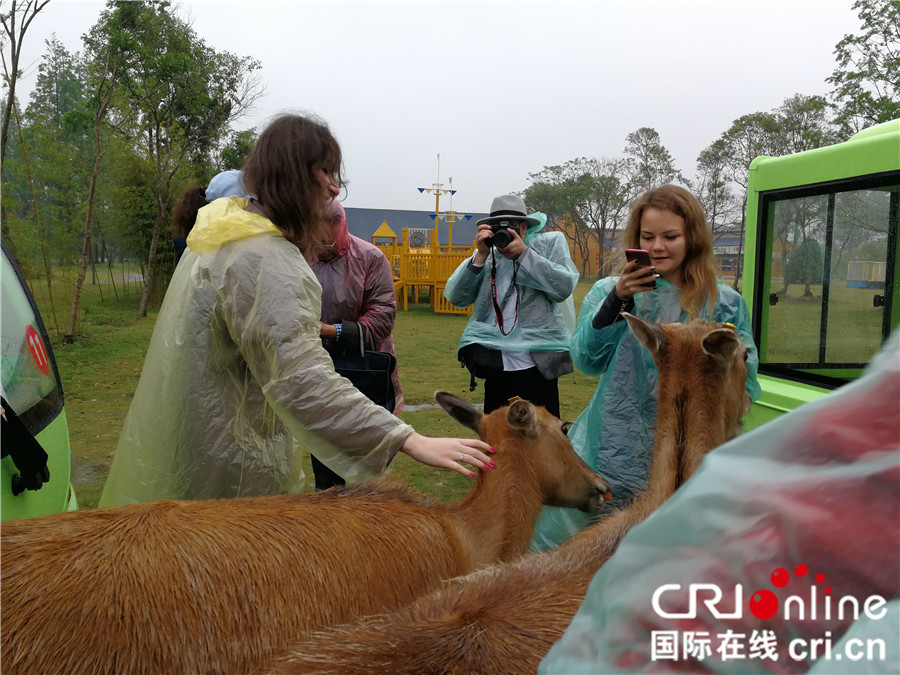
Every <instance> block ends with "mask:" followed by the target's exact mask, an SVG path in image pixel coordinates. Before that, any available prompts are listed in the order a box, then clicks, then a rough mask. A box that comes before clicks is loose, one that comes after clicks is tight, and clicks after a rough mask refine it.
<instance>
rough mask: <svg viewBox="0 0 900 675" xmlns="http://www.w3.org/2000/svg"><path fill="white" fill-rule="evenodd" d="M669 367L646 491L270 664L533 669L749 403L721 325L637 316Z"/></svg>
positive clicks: (406, 673)
mask: <svg viewBox="0 0 900 675" xmlns="http://www.w3.org/2000/svg"><path fill="white" fill-rule="evenodd" d="M628 321H629V324H630V325H631V328H632V330H633V331H634V332H635V334H636V335H637V336H638V338H639V339H640V340H641V341H642V342H643V344H644V345H645V346H646V347H647V348H648V349H649V350H650V351H651V353H653V355H654V358H655V359H656V362H657V365H658V367H659V373H660V377H659V417H658V420H657V432H658V433H657V437H656V442H655V444H654V458H653V466H652V469H651V476H650V485H649V488H648V490H647V491H646V492H645V493H644V494H643V495H641V496H640V497H638V498H637V499H636V500H635V502H634V503H633V504H632V505H631V506H630V507H628V508H627V509H624V510H622V511H619V512H617V513H614V514H612V515H611V516H609V517H608V518H606V519H604V520H603V521H601V522H599V523H598V524H596V525H594V526H592V527H590V528H588V529H586V530H584V531H582V532H580V533H579V534H578V535H576V536H575V537H573V538H572V539H571V540H569V541H568V542H566V543H565V544H564V545H563V546H561V547H560V548H558V549H556V550H555V551H552V552H548V553H543V554H540V555H530V556H525V557H523V558H520V559H518V560H516V561H514V562H511V563H508V564H504V565H494V566H492V567H489V568H486V569H482V570H479V571H477V572H474V573H472V574H469V575H468V576H466V577H462V578H459V579H454V580H452V581H450V582H448V583H447V584H446V585H445V587H444V588H442V589H441V590H439V591H436V592H435V593H432V594H431V595H429V596H426V597H423V598H420V599H419V600H417V601H416V602H414V603H412V604H411V605H409V606H407V607H405V608H403V609H401V610H400V611H398V612H395V613H392V614H385V615H381V616H377V617H372V618H369V619H364V620H362V621H361V622H358V623H356V624H353V625H348V626H338V627H335V628H332V629H330V630H328V631H325V632H322V633H318V634H316V635H315V636H314V638H313V639H310V640H307V641H305V642H301V643H299V644H296V645H294V647H293V648H292V649H291V650H290V652H289V653H288V654H287V655H285V656H284V657H282V658H280V659H278V660H276V661H273V662H271V663H270V664H268V665H267V668H265V669H264V672H266V673H269V674H270V675H273V674H278V675H288V674H295V673H308V674H312V673H316V674H320V675H324V674H326V673H331V674H335V675H336V674H338V673H340V674H341V675H361V674H362V673H391V674H392V675H428V674H438V673H440V674H446V675H449V674H453V673H459V674H466V675H469V674H478V673H482V674H484V675H503V674H505V673H510V674H512V673H529V672H530V673H533V672H536V670H537V667H538V664H539V663H540V661H541V659H542V658H543V657H544V655H545V654H546V653H547V652H548V651H549V649H550V647H551V645H552V644H553V643H554V642H555V641H556V640H558V639H559V638H560V637H561V636H562V634H563V631H564V630H565V629H566V627H567V626H568V624H569V623H570V621H571V620H572V617H573V616H574V615H575V612H576V611H577V609H578V607H579V606H580V604H581V602H582V600H583V598H584V595H585V593H586V592H587V588H588V585H589V583H590V581H591V579H592V578H593V577H594V575H595V574H596V572H597V570H598V569H599V568H600V566H601V565H602V564H603V563H604V562H606V560H608V559H609V557H610V556H611V555H612V554H613V552H614V551H615V549H616V547H617V546H618V544H619V542H620V541H621V539H622V537H623V536H624V535H625V534H626V533H627V532H628V530H629V529H630V528H631V527H633V526H634V525H636V524H638V523H640V522H641V521H643V520H644V519H645V518H646V517H647V516H649V515H650V514H651V513H652V512H653V511H654V510H655V509H656V508H657V507H658V506H659V505H660V504H661V503H662V502H663V501H665V500H666V499H667V498H668V497H669V496H670V495H671V494H672V493H673V492H674V490H675V489H677V487H678V486H679V484H680V482H679V478H678V477H679V476H681V477H682V478H683V479H686V478H687V477H689V476H690V475H691V474H692V473H693V472H694V470H695V469H696V467H697V466H698V465H699V463H700V461H701V460H702V459H703V457H704V456H705V455H706V453H707V452H709V451H710V450H711V449H712V448H714V447H715V446H716V445H719V444H721V443H722V442H724V441H726V440H728V439H729V438H730V437H731V436H732V435H733V434H734V433H735V432H736V431H737V429H738V426H739V424H740V418H741V417H742V416H743V414H744V413H745V412H746V411H747V409H748V405H749V398H748V397H747V395H746V393H745V390H744V385H745V382H746V379H747V371H746V367H745V365H744V360H743V356H744V348H743V346H742V345H741V344H740V341H739V340H738V339H737V337H736V336H735V334H734V332H733V331H730V329H719V327H718V325H717V324H710V323H706V322H692V323H690V324H687V325H684V326H681V325H668V326H656V325H655V324H651V323H649V322H645V321H643V320H640V319H635V318H634V317H629V318H628Z"/></svg>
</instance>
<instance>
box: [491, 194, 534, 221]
mask: <svg viewBox="0 0 900 675" xmlns="http://www.w3.org/2000/svg"><path fill="white" fill-rule="evenodd" d="M498 220H525V221H527V222H528V227H529V228H532V227H536V226H537V225H540V224H541V219H540V218H536V217H535V216H529V215H528V214H527V213H526V211H525V200H524V199H522V198H521V197H518V196H516V195H501V196H500V197H495V198H494V201H492V202H491V215H489V216H488V217H487V218H482V219H481V220H476V221H475V225H476V226H477V225H481V224H482V223H495V222H497V221H498Z"/></svg>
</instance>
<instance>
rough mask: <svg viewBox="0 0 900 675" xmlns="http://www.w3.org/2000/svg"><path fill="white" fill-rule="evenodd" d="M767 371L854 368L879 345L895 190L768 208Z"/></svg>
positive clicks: (774, 203)
mask: <svg viewBox="0 0 900 675" xmlns="http://www.w3.org/2000/svg"><path fill="white" fill-rule="evenodd" d="M766 209H767V211H768V212H767V213H766V214H765V218H764V222H766V223H768V227H769V228H770V235H769V236H770V245H771V251H772V254H771V256H770V262H769V264H768V266H767V268H766V269H765V275H766V279H765V282H766V283H765V286H764V287H765V288H767V289H768V294H769V297H768V303H766V304H767V321H766V322H765V323H764V324H763V332H764V339H763V344H764V345H765V353H764V354H763V355H761V357H762V358H761V360H762V361H763V362H764V363H767V364H774V365H784V366H790V367H794V368H835V369H838V368H853V367H861V366H862V365H864V364H865V363H867V362H868V361H869V359H871V357H872V356H874V355H875V353H876V352H877V351H878V350H879V349H880V348H881V345H882V342H883V341H884V339H885V338H886V336H887V335H886V332H885V331H886V328H885V326H886V325H887V323H888V322H887V321H886V320H885V309H886V304H887V303H886V301H887V302H889V298H887V294H888V293H889V292H890V289H886V288H885V281H886V278H887V272H888V270H887V267H888V260H889V255H888V251H889V244H891V242H890V241H889V240H890V239H891V224H892V223H893V227H894V228H896V223H897V186H892V187H890V188H876V189H859V190H843V191H834V192H828V193H825V194H814V195H807V196H801V197H796V198H790V197H784V198H782V197H778V198H775V199H772V200H769V201H768V203H767V205H766Z"/></svg>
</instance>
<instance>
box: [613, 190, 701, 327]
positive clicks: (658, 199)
mask: <svg viewBox="0 0 900 675" xmlns="http://www.w3.org/2000/svg"><path fill="white" fill-rule="evenodd" d="M647 209H660V210H661V211H671V212H672V213H674V214H675V215H677V216H681V217H682V218H684V238H685V253H684V261H683V262H682V263H681V272H682V278H683V280H684V285H682V287H681V289H680V290H679V293H678V301H679V303H680V304H681V308H682V309H684V310H685V311H686V312H687V313H688V315H689V316H690V317H691V318H692V319H696V318H699V317H700V310H701V309H702V308H703V301H704V300H709V314H710V316H712V313H713V310H714V309H715V306H716V300H717V298H718V290H717V286H716V283H717V277H716V263H715V256H714V255H713V245H712V230H710V227H709V224H708V223H707V222H706V215H705V214H704V213H703V207H702V206H700V202H699V201H697V198H696V197H695V196H694V195H692V194H691V193H690V192H688V191H687V190H685V189H684V188H682V187H679V186H677V185H663V186H661V187H658V188H652V189H650V190H647V191H646V192H645V193H644V194H642V195H641V196H640V197H638V198H637V200H635V202H634V204H632V205H631V214H630V215H629V216H628V224H627V225H625V231H624V232H623V233H622V244H623V248H641V217H642V216H643V215H644V211H646V210H647Z"/></svg>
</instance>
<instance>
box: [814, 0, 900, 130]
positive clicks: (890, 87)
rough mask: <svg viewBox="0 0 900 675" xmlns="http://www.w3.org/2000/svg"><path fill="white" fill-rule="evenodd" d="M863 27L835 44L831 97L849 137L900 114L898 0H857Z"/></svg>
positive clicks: (899, 1) (899, 27)
mask: <svg viewBox="0 0 900 675" xmlns="http://www.w3.org/2000/svg"><path fill="white" fill-rule="evenodd" d="M853 9H855V10H857V12H858V14H857V16H858V17H859V19H860V22H861V26H860V28H861V32H860V33H858V34H852V35H845V36H844V37H843V39H842V40H841V41H840V42H838V43H837V45H836V46H835V48H834V54H835V58H836V59H837V67H836V68H835V69H834V72H833V73H832V75H831V77H829V78H827V79H826V82H828V83H829V84H832V85H834V89H832V91H831V103H832V105H833V106H834V108H835V110H836V112H837V118H836V120H835V121H836V122H837V123H838V124H839V125H840V126H841V130H842V133H843V135H844V137H845V138H847V137H849V136H851V135H852V134H854V133H855V132H857V131H859V130H860V129H863V128H865V127H868V126H871V125H873V124H879V123H881V122H888V121H890V120H894V119H897V118H900V0H856V2H854V3H853Z"/></svg>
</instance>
